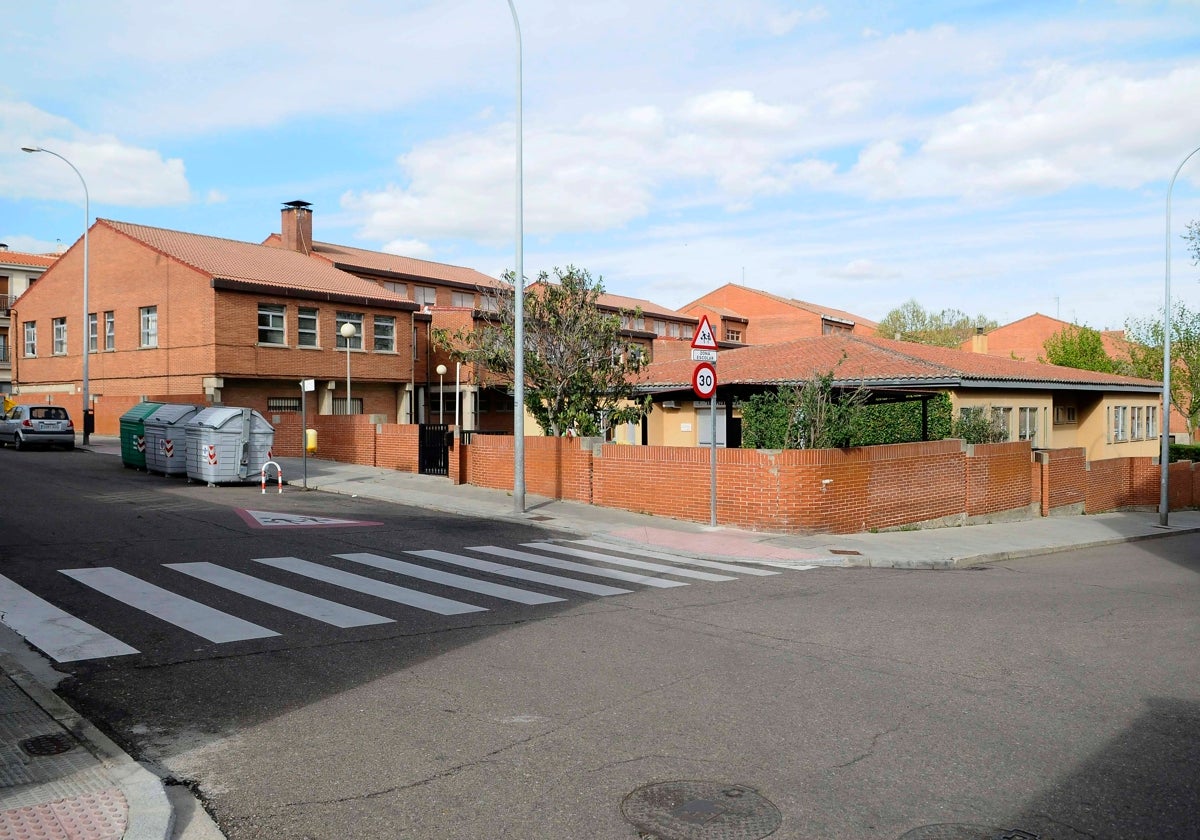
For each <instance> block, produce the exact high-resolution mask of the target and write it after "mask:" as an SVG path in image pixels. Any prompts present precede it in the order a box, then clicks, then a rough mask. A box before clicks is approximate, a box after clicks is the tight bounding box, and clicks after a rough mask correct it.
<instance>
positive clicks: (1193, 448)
mask: <svg viewBox="0 0 1200 840" xmlns="http://www.w3.org/2000/svg"><path fill="white" fill-rule="evenodd" d="M1167 460H1168V461H1200V444H1196V443H1172V444H1171V445H1170V447H1169V448H1168V449H1167Z"/></svg>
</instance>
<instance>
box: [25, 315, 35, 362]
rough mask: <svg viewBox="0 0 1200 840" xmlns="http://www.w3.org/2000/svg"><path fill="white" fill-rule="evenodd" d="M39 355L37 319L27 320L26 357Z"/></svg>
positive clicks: (30, 357)
mask: <svg viewBox="0 0 1200 840" xmlns="http://www.w3.org/2000/svg"><path fill="white" fill-rule="evenodd" d="M36 356H37V321H26V322H25V358H27V359H32V358H34V357H36Z"/></svg>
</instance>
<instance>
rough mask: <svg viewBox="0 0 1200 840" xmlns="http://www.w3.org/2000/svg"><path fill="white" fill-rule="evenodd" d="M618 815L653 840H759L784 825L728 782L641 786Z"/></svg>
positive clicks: (759, 800) (750, 793) (751, 793)
mask: <svg viewBox="0 0 1200 840" xmlns="http://www.w3.org/2000/svg"><path fill="white" fill-rule="evenodd" d="M621 814H622V815H623V816H624V817H625V819H626V820H628V821H629V822H631V823H633V825H635V826H636V827H637V828H638V829H639V830H641V831H642V832H643V833H644V834H643V836H644V837H648V838H653V840H760V838H763V837H767V836H768V835H770V834H773V833H774V832H775V830H776V829H777V828H779V826H780V824H781V823H782V822H783V818H782V816H781V815H780V813H779V809H778V808H776V807H775V806H774V805H772V804H771V803H770V802H769V801H767V800H766V799H764V798H763V797H761V796H759V795H758V793H757V792H756V791H755V790H753V789H751V788H748V787H745V786H743V785H734V784H729V783H728V782H705V781H680V782H662V783H659V784H652V785H645V786H643V787H640V788H638V789H637V790H635V791H633V793H630V794H629V795H628V796H626V797H625V799H623V800H622V801H621Z"/></svg>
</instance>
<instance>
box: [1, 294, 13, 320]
mask: <svg viewBox="0 0 1200 840" xmlns="http://www.w3.org/2000/svg"><path fill="white" fill-rule="evenodd" d="M16 300H17V296H16V295H0V317H7V316H8V312H9V310H10V309H12V305H13V304H14V303H16Z"/></svg>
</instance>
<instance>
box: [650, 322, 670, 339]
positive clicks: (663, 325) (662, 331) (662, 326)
mask: <svg viewBox="0 0 1200 840" xmlns="http://www.w3.org/2000/svg"><path fill="white" fill-rule="evenodd" d="M650 328H651V329H652V330H654V334H655V335H658V336H664V335H666V334H667V322H666V321H658V320H656V321H654V322H653V323H652V324H651V325H650Z"/></svg>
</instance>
